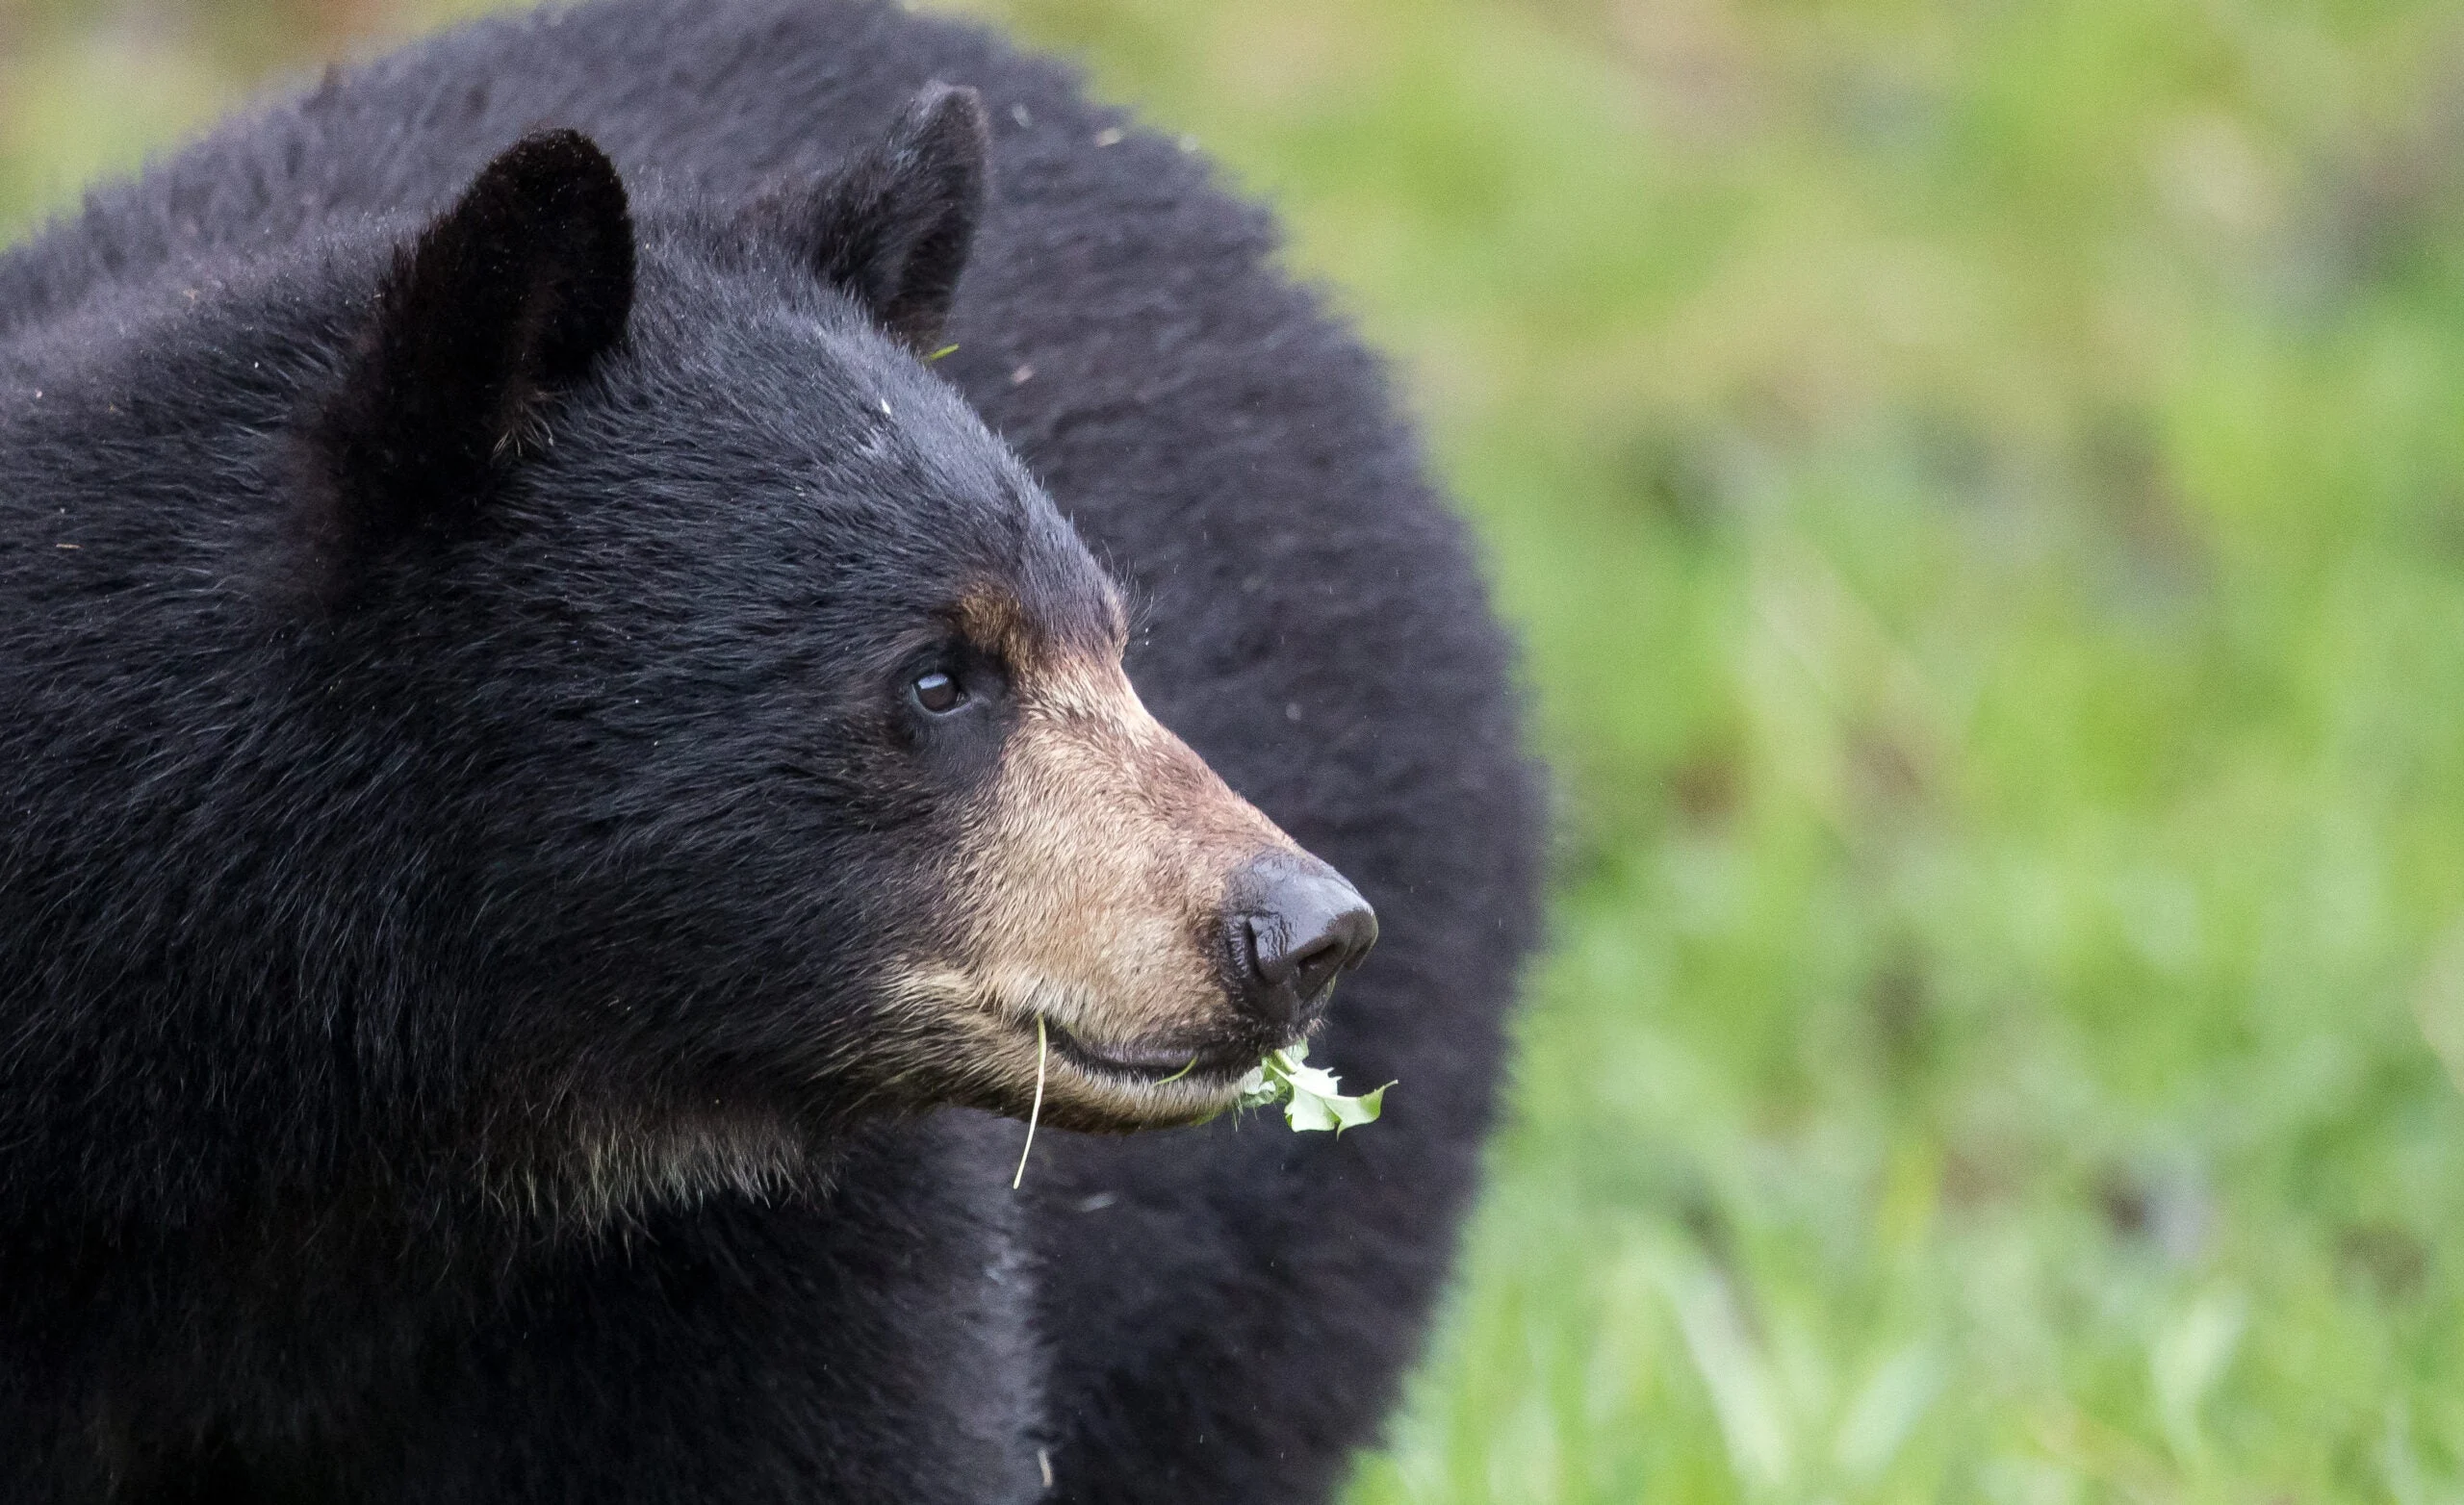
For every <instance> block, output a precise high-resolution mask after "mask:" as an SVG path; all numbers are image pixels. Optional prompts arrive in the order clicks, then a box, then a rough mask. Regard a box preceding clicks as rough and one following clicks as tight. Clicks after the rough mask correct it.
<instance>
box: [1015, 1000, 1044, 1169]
mask: <svg viewBox="0 0 2464 1505" xmlns="http://www.w3.org/2000/svg"><path fill="white" fill-rule="evenodd" d="M1043 1058H1044V1033H1043V1015H1041V1014H1038V1015H1036V1104H1035V1107H1033V1108H1030V1109H1028V1110H1027V1142H1026V1144H1025V1145H1023V1146H1022V1147H1020V1149H1019V1151H1018V1173H1017V1174H1016V1175H1014V1176H1013V1177H1011V1178H1010V1189H1011V1190H1013V1191H1015V1190H1017V1189H1018V1186H1019V1184H1020V1183H1021V1182H1023V1181H1025V1180H1026V1179H1027V1157H1028V1156H1029V1155H1032V1154H1034V1153H1035V1148H1036V1120H1037V1119H1039V1118H1041V1117H1042V1116H1043Z"/></svg>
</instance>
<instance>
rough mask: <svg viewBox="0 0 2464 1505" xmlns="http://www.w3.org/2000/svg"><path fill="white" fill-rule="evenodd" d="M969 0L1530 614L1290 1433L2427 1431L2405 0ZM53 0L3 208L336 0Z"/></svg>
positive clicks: (2446, 1421)
mask: <svg viewBox="0 0 2464 1505" xmlns="http://www.w3.org/2000/svg"><path fill="white" fill-rule="evenodd" d="M977 8H978V9H980V10H983V11H986V12H988V13H995V14H998V15H1000V16H1002V17H1003V18H1005V19H1006V20H1008V21H1009V22H1010V23H1011V24H1013V25H1014V26H1015V27H1017V28H1018V29H1019V30H1021V31H1023V32H1024V33H1025V34H1027V35H1028V36H1030V37H1032V38H1038V39H1040V40H1041V41H1043V42H1045V43H1047V44H1049V45H1053V46H1057V47H1060V48H1062V49H1064V50H1066V51H1070V52H1074V53H1077V54H1079V55H1082V56H1084V57H1085V58H1086V59H1087V60H1088V61H1089V62H1090V64H1091V66H1092V68H1093V70H1094V73H1095V75H1096V77H1097V79H1098V80H1099V82H1100V85H1101V87H1102V88H1103V89H1105V90H1107V91H1108V92H1110V93H1112V94H1114V95H1116V96H1117V97H1120V98H1123V99H1126V100H1129V101H1132V102H1134V103H1137V104H1139V105H1141V106H1142V107H1143V108H1144V109H1145V111H1146V112H1147V114H1148V115H1149V116H1150V117H1151V118H1153V119H1155V120H1157V121H1158V122H1160V123H1162V124H1163V125H1165V126H1166V127H1167V128H1168V129H1171V130H1175V131H1186V132H1189V133H1191V134H1193V135H1194V136H1195V137H1196V138H1197V139H1198V140H1200V141H1201V142H1203V143H1204V144H1206V145H1207V146H1208V147H1209V148H1210V149H1212V150H1214V151H1216V152H1217V153H1219V155H1220V156H1221V157H1222V158H1223V159H1224V160H1225V161H1226V162H1227V163H1228V164H1229V166H1230V170H1231V171H1232V172H1233V173H1234V174H1235V175H1236V176H1237V177H1238V178H1239V180H1240V181H1242V182H1244V183H1245V184H1246V185H1248V186H1250V187H1252V188H1254V189H1256V190H1258V191H1263V192H1266V193H1268V194H1270V195H1271V196H1272V197H1274V198H1275V200H1276V201H1277V202H1279V203H1280V204H1281V205H1282V206H1283V208H1284V209H1285V211H1286V212H1287V214H1288V215H1289V217H1290V218H1291V221H1292V224H1293V227H1294V248H1293V252H1292V257H1293V261H1294V263H1295V265H1296V267H1298V268H1301V269H1302V270H1304V271H1305V272H1306V273H1308V274H1310V275H1312V276H1316V277H1320V278H1322V279H1324V280H1325V281H1326V282H1327V283H1328V284H1329V285H1330V286H1331V287H1332V288H1333V289H1334V290H1335V296H1336V297H1337V298H1338V300H1339V301H1340V302H1341V303H1342V304H1343V305H1344V306H1346V307H1347V308H1348V309H1350V310H1351V311H1352V312H1353V313H1354V314H1355V315H1356V316H1357V317H1358V319H1360V320H1361V322H1362V323H1363V325H1364V326H1365V327H1366V328H1367V329H1368V330H1369V331H1370V332H1371V333H1372V334H1373V336H1374V337H1375V338H1376V339H1377V340H1378V341H1379V342H1380V343H1381V344H1384V345H1385V346H1386V347H1388V348H1389V349H1391V350H1393V351H1394V352H1396V355H1397V359H1398V362H1399V368H1400V370H1401V371H1402V372H1403V374H1404V376H1405V378H1406V387H1407V389H1408V391H1409V392H1410V394H1411V395H1412V398H1413V400H1414V402H1415V403H1416V404H1417V406H1418V407H1419V409H1420V411H1421V413H1422V414H1423V416H1424V419H1425V421H1426V425H1427V431H1428V433H1429V435H1430V443H1431V446H1432V448H1433V450H1434V452H1435V453H1436V455H1437V457H1438V459H1439V461H1440V463H1441V464H1442V467H1443V469H1444V470H1445V472H1447V473H1448V474H1449V475H1450V477H1451V478H1452V481H1453V484H1454V486H1455V488H1456V490H1457V493H1458V494H1459V495H1460V497H1462V498H1463V501H1464V504H1465V505H1466V507H1467V508H1468V509H1469V510H1470V511H1471V513H1472V514H1473V516H1474V517H1475V518H1476V521H1477V523H1478V524H1479V526H1480V529H1481V533H1482V536H1483V538H1484V540H1485V542H1486V545H1487V548H1488V549H1489V551H1490V555H1491V558H1492V561H1493V563H1494V566H1495V570H1496V574H1497V576H1498V579H1499V582H1500V594H1501V600H1502V603H1503V605H1504V608H1505V610H1506V611H1507V612H1508V614H1509V615H1510V616H1511V617H1512V618H1513V620H1514V621H1515V622H1516V623H1517V624H1518V625H1519V626H1520V627H1521V629H1522V631H1523V634H1524V638H1525V641H1526V643H1527V646H1528V665H1529V675H1530V679H1531V683H1532V686H1533V689H1534V691H1535V698H1536V702H1537V705H1538V709H1539V722H1540V732H1539V735H1540V737H1541V740H1542V743H1543V746H1544V747H1545V749H1546V751H1547V752H1548V753H1549V755H1550V757H1551V758H1552V760H1553V762H1554V764H1555V765H1556V767H1557V769H1558V771H1559V778H1560V795H1561V803H1562V813H1561V828H1562V841H1561V853H1560V860H1559V886H1560V898H1559V903H1558V905H1557V908H1556V918H1555V944H1554V946H1553V951H1552V954H1551V957H1550V959H1549V961H1548V962H1547V964H1546V965H1545V966H1544V967H1543V968H1542V969H1541V970H1540V972H1539V973H1538V975H1537V976H1536V978H1535V979H1534V984H1533V988H1532V1001H1531V1007H1530V1008H1529V1009H1528V1011H1527V1013H1526V1015H1525V1016H1524V1018H1523V1021H1522V1026H1521V1030H1520V1038H1521V1045H1522V1053H1521V1060H1520V1067H1519V1070H1518V1074H1517V1080H1516V1087H1515V1091H1514V1098H1513V1103H1514V1111H1513V1119H1512V1124H1511V1127H1510V1128H1509V1129H1508V1130H1507V1132H1506V1133H1505V1134H1504V1135H1503V1136H1502V1137H1501V1139H1500V1141H1499V1143H1498V1145H1497V1148H1496V1153H1495V1157H1494V1169H1493V1176H1492V1183H1491V1190H1490V1195H1489V1197H1488V1200H1487V1202H1486V1204H1485V1206H1484V1209H1483V1211H1482V1213H1481V1215H1480V1218H1479V1220H1478V1223H1477V1226H1476V1229H1475V1231H1474V1234H1473V1237H1472V1239H1471V1243H1470V1246H1469V1251H1468V1263H1467V1271H1466V1275H1467V1278H1466V1279H1465V1281H1464V1282H1463V1284H1462V1286H1461V1287H1460V1288H1459V1290H1458V1291H1457V1293H1456V1295H1455V1298H1454V1300H1453V1302H1452V1305H1451V1307H1450V1313H1449V1316H1448V1320H1447V1322H1446V1325H1445V1328H1444V1331H1443V1334H1442V1337H1441V1339H1440V1341H1439V1342H1438V1345H1437V1347H1436V1350H1435V1352H1434V1353H1433V1355H1432V1358H1431V1361H1430V1363H1429V1365H1427V1366H1426V1368H1425V1369H1424V1372H1423V1373H1422V1374H1421V1375H1420V1376H1419V1378H1418V1380H1417V1382H1416V1385H1415V1388H1414V1390H1413V1397H1412V1402H1411V1405H1410V1407H1409V1410H1408V1412H1407V1414H1406V1415H1405V1416H1403V1417H1402V1418H1401V1420H1400V1421H1399V1424H1398V1426H1397V1428H1396V1431H1395V1434H1394V1439H1393V1444H1392V1446H1391V1447H1390V1448H1389V1449H1388V1450H1387V1451H1385V1452H1384V1453H1382V1454H1380V1455H1377V1456H1375V1457H1373V1458H1372V1459H1371V1460H1369V1461H1368V1462H1367V1463H1366V1465H1365V1467H1363V1469H1362V1472H1361V1476H1360V1478H1359V1480H1358V1482H1357V1484H1356V1486H1355V1488H1354V1490H1353V1492H1352V1499H1353V1501H1354V1502H1355V1505H1389V1502H1402V1501H1412V1502H1425V1505H1435V1502H1470V1501H1496V1502H1499V1505H1552V1502H1559V1501H1563V1502H1576V1501H1582V1502H1594V1501H1597V1502H1608V1501H1618V1502H1625V1501H1655V1502H1656V1501H1728V1500H1736V1501H1765V1500H1774V1501H1776V1500H1804V1501H1809V1502H1810V1501H1842V1502H1845V1501H1850V1500H1920V1499H1922V1500H1937V1499H1938V1500H1945V1501H1949V1500H1969V1499H1986V1500H2010V1501H2015V1502H2016V1501H2025V1502H2035V1501H2045V1502H2057V1501H2072V1500H2077V1501H2093V1500H2107V1499H2111V1500H2134V1501H2136V1500H2160V1501H2170V1500H2182V1501H2209V1500H2214V1501H2251V1502H2267V1501H2276V1500H2287V1501H2292V1500H2298V1501H2305V1502H2307V1501H2328V1500H2339V1501H2341V1500H2353V1501H2364V1500H2368V1501H2377V1500H2391V1499H2392V1500H2395V1501H2398V1502H2400V1505H2415V1502H2429V1501H2440V1500H2450V1499H2464V1299H2459V1298H2464V1269H2459V1267H2458V1263H2457V1262H2458V1254H2457V1251H2458V1250H2459V1249H2464V1237H2459V1236H2464V1111H2459V1101H2458V1097H2457V1094H2456V1091H2455V1088H2454V1087H2453V1085H2452V1084H2451V1078H2450V1075H2449V1070H2448V1068H2449V1067H2454V1068H2457V1069H2464V67H2459V65H2458V60H2459V59H2464V13H2459V12H2457V11H2456V10H2455V8H2454V7H2452V6H2437V5H2428V4H2417V3H2406V0H2308V3H2300V4H2297V3H2291V0H2278V3H2269V4H2258V3H2251V0H2026V3H2016V4H1980V3H1957V4H1954V3H1950V0H1941V3H1935V4H1923V3H1918V0H1860V3H1849V0H1756V3H1747V0H1524V3H1520V4H1517V3H1507V0H1491V3H1485V4H1474V3H1468V0H1341V3H1337V0H1305V3H1304V0H1224V3H1218V4H1214V5H1208V6H1196V5H1190V4H1187V3H1184V0H981V3H980V4H979V5H978V7H977ZM89 9H90V8H87V7H81V6H78V5H74V4H66V3H64V0H53V3H52V4H51V5H50V6H49V7H48V8H47V9H45V8H38V9H36V10H33V11H22V10H21V11H19V12H10V11H7V10H0V45H6V46H8V47H9V48H10V49H11V50H10V51H9V52H8V53H7V54H6V57H7V58H8V59H9V60H10V61H8V62H5V63H0V217H23V216H25V215H26V214H28V213H30V212H31V211H32V208H33V207H34V206H35V205H36V204H37V203H39V202H58V201H59V200H60V199H61V198H62V197H63V196H64V194H65V193H66V192H67V191H69V190H70V189H72V188H73V186H74V184H75V183H76V182H77V181H78V180H79V179H80V178H82V177H83V176H84V175H85V174H86V173H88V172H90V171H91V170H93V169H95V168H96V167H98V166H104V165H106V164H109V163H113V162H117V161H123V160H125V159H126V158H127V157H128V156H129V155H130V154H131V153H132V152H133V151H134V150H136V149H137V148H138V147H139V146H140V144H141V143H142V142H146V141H151V140H158V139H160V138H161V137H163V136H164V135H165V134H167V133H168V132H170V131H171V130H173V129H175V128H177V127H178V126H180V125H181V124H183V123H185V122H186V121H188V120H191V119H193V118H195V117H197V115H200V114H201V113H203V112H205V111H206V110H208V109H210V108H212V107H213V106H214V105H215V104H216V103H217V102H218V101H219V100H221V99H223V98H226V97H228V91H229V90H230V89H232V88H233V87H235V85H236V81H238V80H241V79H243V78H244V77H247V76H248V75H249V74H250V71H251V70H252V69H253V68H255V67H257V66H259V65H260V60H261V59H263V58H265V57H267V56H269V55H270V53H269V49H270V48H274V47H277V46H280V47H284V48H288V49H290V50H289V52H288V53H287V55H291V56H295V55H297V54H298V53H300V52H304V51H308V50H314V48H316V47H321V46H325V45H329V44H331V42H332V40H333V39H334V38H338V37H340V36H342V35H345V34H347V33H349V32H351V31H352V29H353V28H354V27H356V26H358V25H360V24H361V23H362V22H363V21H365V20H366V19H367V17H366V16H363V15H358V14H347V15H342V16H341V17H340V19H336V18H335V15H336V13H337V12H338V8H336V7H334V6H331V5H328V6H325V7H322V8H319V7H315V6H309V5H305V4H300V3H295V4H293V5H292V6H291V8H290V9H289V10H288V11H285V12H282V13H283V14H287V15H292V16H294V17H295V18H299V19H298V24H299V25H300V26H301V27H302V28H308V27H309V23H310V22H312V21H316V20H317V18H318V17H319V16H320V15H322V16H323V21H322V22H321V24H323V25H324V26H325V27H326V31H324V32H322V33H313V35H312V29H311V30H303V31H302V32H301V34H300V35H296V36H289V35H286V32H285V28H284V27H282V26H269V24H268V23H266V22H264V21H263V20H262V19H261V20H260V21H259V22H258V23H257V24H256V28H255V31H254V33H253V34H250V35H242V34H240V33H238V32H235V31H234V30H232V27H233V26H234V24H235V23H234V22H233V21H232V20H231V16H232V15H237V14H239V13H240V11H239V10H238V8H237V7H236V6H228V7H225V8H224V9H223V10H210V11H201V12H199V13H197V15H198V18H197V19H196V20H194V21H193V22H192V23H191V24H190V25H189V26H188V28H187V30H186V32H185V33H184V34H178V35H173V36H171V37H169V38H167V39H154V40H147V39H145V38H144V37H143V35H142V34H141V33H140V32H137V31H133V30H131V28H129V27H128V26H127V25H125V24H123V25H121V26H119V27H117V28H104V27H99V26H97V25H96V24H95V23H94V22H93V21H92V19H91V18H90V15H89V14H88V10H89ZM226 10H227V11H228V12H229V13H228V14H226V13H225V11H226ZM251 13H253V14H261V13H257V12H251ZM395 24H402V23H401V21H400V18H399V17H398V16H397V17H396V19H395ZM12 26H13V27H14V34H13V37H12V36H11V34H10V31H9V28H10V27H12ZM81 70H82V71H81ZM11 80H31V81H35V82H36V83H39V84H40V85H41V87H33V85H31V84H29V85H26V86H24V87H10V85H9V82H8V81H11ZM2442 1053H2444V1056H2445V1064H2444V1065H2443V1064H2442ZM1398 1090H1402V1091H1408V1090H1409V1086H1408V1084H1405V1086H1403V1087H1401V1088H1399V1089H1398Z"/></svg>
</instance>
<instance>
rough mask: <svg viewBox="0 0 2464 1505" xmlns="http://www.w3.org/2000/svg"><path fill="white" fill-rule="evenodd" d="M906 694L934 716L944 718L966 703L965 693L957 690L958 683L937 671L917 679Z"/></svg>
mask: <svg viewBox="0 0 2464 1505" xmlns="http://www.w3.org/2000/svg"><path fill="white" fill-rule="evenodd" d="M908 693H909V694H911V695H912V696H914V697H915V703H916V704H918V705H921V706H923V707H924V708H925V709H926V710H928V711H931V712H932V713H933V714H934V715H936V716H946V715H948V714H949V713H950V712H952V711H954V710H957V709H958V708H959V707H960V706H962V705H963V704H965V703H966V692H965V691H964V690H962V689H960V688H959V682H958V681H957V680H956V679H953V678H951V677H950V676H948V675H945V674H942V673H941V672H940V671H938V670H935V671H934V672H933V673H931V674H929V675H925V676H921V677H919V678H918V679H917V680H916V681H915V682H914V683H913V684H911V685H910V686H909V687H908Z"/></svg>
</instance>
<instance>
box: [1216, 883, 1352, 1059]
mask: <svg viewBox="0 0 2464 1505" xmlns="http://www.w3.org/2000/svg"><path fill="white" fill-rule="evenodd" d="M1228 897H1229V898H1230V900H1231V912H1230V914H1229V916H1228V919H1229V921H1230V924H1229V927H1228V928H1229V929H1230V931H1231V932H1232V933H1231V937H1230V938H1231V941H1232V951H1233V957H1232V960H1233V967H1234V970H1235V972H1236V973H1237V974H1238V975H1239V983H1240V985H1239V994H1240V1000H1241V1005H1242V1007H1243V1008H1246V1009H1247V1010H1248V1011H1249V1012H1251V1013H1253V1014H1256V1015H1257V1016H1259V1017H1260V1018H1262V1019H1264V1020H1266V1021H1267V1022H1268V1023H1270V1024H1273V1025H1278V1026H1282V1027H1284V1028H1287V1029H1299V1028H1301V1027H1303V1026H1306V1025H1307V1024H1308V1023H1309V1022H1310V1021H1311V1020H1313V1019H1315V1018H1317V1016H1318V1015H1319V1014H1321V1013H1322V1012H1324V1010H1325V1008H1326V999H1327V997H1328V995H1329V994H1330V993H1332V991H1333V989H1334V982H1335V979H1337V978H1339V977H1341V976H1343V975H1344V974H1345V973H1347V972H1349V971H1350V970H1351V969H1352V968H1354V967H1356V966H1359V965H1360V963H1361V960H1362V958H1363V957H1367V956H1368V955H1369V948H1370V947H1372V946H1374V945H1376V944H1377V912H1376V911H1375V910H1373V909H1372V908H1370V907H1369V902H1368V901H1367V900H1365V899H1363V898H1361V897H1360V892H1359V890H1357V889H1355V888H1353V887H1352V886H1351V885H1350V884H1349V883H1347V882H1345V881H1344V880H1343V875H1342V874H1340V873H1337V872H1336V871H1335V870H1334V869H1333V868H1330V867H1328V866H1326V865H1325V864H1324V863H1322V862H1320V861H1318V860H1316V859H1315V858H1313V857H1306V856H1291V855H1284V854H1281V853H1277V854H1275V855H1271V856H1265V857H1259V858H1257V859H1256V860H1254V861H1252V862H1251V863H1250V864H1249V865H1248V866H1247V867H1246V868H1245V869H1243V870H1242V873H1241V875H1240V877H1239V878H1237V879H1235V880H1233V883H1232V886H1231V892H1230V895H1229V896H1228Z"/></svg>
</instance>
